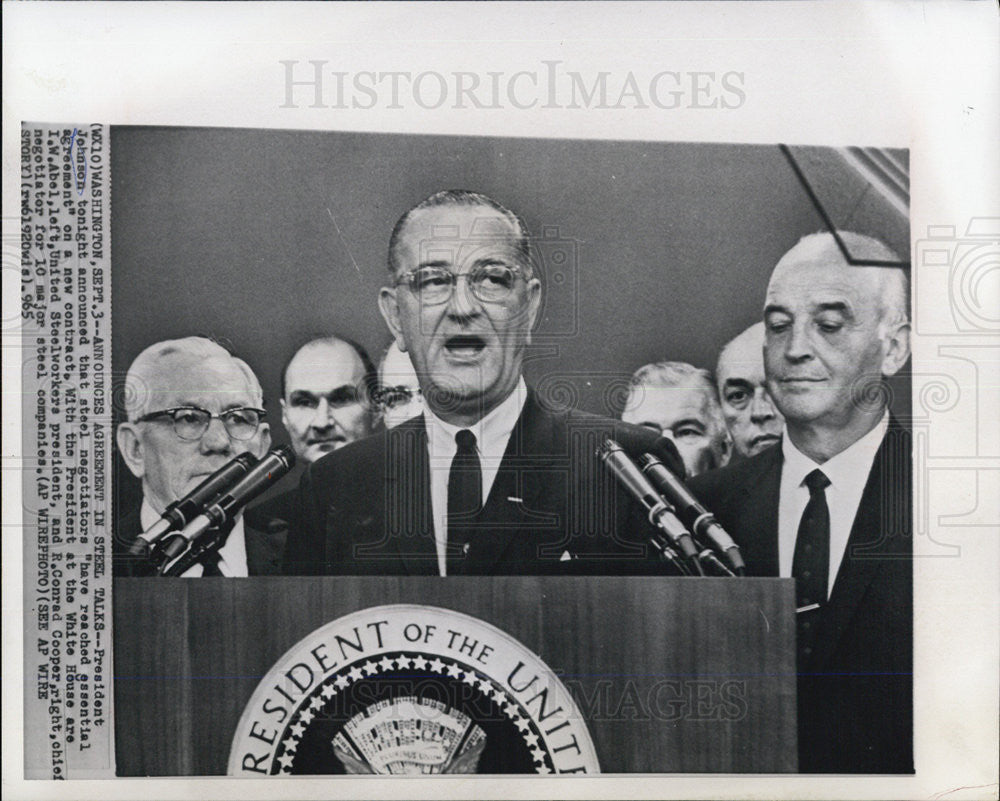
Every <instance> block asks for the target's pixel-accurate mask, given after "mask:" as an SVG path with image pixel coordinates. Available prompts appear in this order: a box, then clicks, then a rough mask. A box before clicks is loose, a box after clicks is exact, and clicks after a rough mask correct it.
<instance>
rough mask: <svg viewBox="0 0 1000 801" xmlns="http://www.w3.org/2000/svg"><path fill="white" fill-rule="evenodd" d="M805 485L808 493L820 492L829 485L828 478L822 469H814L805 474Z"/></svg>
mask: <svg viewBox="0 0 1000 801" xmlns="http://www.w3.org/2000/svg"><path fill="white" fill-rule="evenodd" d="M806 486H807V487H809V492H810V494H812V493H816V492H822V491H823V490H825V489H826V488H827V487H829V486H830V479H828V478H827V477H826V473H824V472H823V471H822V470H819V469H816V470H813V471H812V472H811V473H810V474H809V475H808V476H806Z"/></svg>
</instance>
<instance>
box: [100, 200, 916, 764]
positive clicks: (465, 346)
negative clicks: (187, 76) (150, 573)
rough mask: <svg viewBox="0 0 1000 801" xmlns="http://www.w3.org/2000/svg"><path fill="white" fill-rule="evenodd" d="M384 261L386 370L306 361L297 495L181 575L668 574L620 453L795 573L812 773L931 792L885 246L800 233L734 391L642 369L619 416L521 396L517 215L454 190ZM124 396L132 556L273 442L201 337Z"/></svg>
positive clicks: (243, 369)
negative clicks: (920, 753) (871, 777)
mask: <svg viewBox="0 0 1000 801" xmlns="http://www.w3.org/2000/svg"><path fill="white" fill-rule="evenodd" d="M388 251H389V259H388V261H389V273H388V276H387V280H386V282H385V286H384V287H383V288H382V290H381V292H380V295H379V298H378V305H379V309H380V312H381V314H382V316H383V318H384V319H385V322H386V324H387V326H388V328H389V330H390V333H391V335H392V343H391V344H390V346H389V348H388V349H387V350H386V352H385V353H384V355H383V357H382V359H381V364H380V365H379V367H378V369H376V367H375V366H374V365H373V363H372V360H371V359H370V358H369V357H368V355H367V353H366V352H365V351H364V349H363V348H362V347H360V346H359V345H357V344H356V343H354V342H352V341H350V340H349V339H346V338H344V337H336V336H330V337H326V338H322V339H317V340H313V341H310V342H308V343H306V344H304V345H303V346H302V347H301V348H299V349H298V350H297V351H296V353H295V354H294V355H293V356H292V358H291V359H290V360H289V362H288V364H287V366H286V368H285V370H284V373H283V381H282V390H281V395H282V397H281V401H280V408H281V419H282V423H283V425H284V427H285V429H286V430H287V431H288V434H289V436H290V438H291V442H292V445H293V447H294V450H295V452H296V454H297V456H298V459H299V468H298V469H297V472H296V475H295V481H292V482H289V489H288V490H287V491H285V492H282V493H279V494H277V495H271V496H270V497H268V498H267V499H266V500H265V501H264V502H262V503H260V504H258V505H257V506H256V507H253V508H251V509H250V510H249V511H247V512H246V513H245V514H244V515H243V518H242V519H241V520H240V521H238V522H237V524H236V526H235V527H234V529H233V531H232V532H231V533H230V534H229V536H228V537H227V538H226V542H225V545H224V546H223V547H222V548H221V549H219V551H218V552H217V553H216V554H214V555H213V556H212V557H211V558H210V559H208V560H206V561H205V562H204V563H202V564H196V565H194V566H193V567H192V568H191V569H190V570H189V571H188V573H186V574H185V575H189V576H200V575H229V576H240V575H257V574H263V573H278V572H283V573H285V574H292V575H332V574H341V575H345V574H347V575H361V574H369V575H406V574H412V575H439V576H453V575H567V574H569V575H643V574H645V575H662V574H665V573H669V566H666V565H665V564H664V562H663V561H662V559H660V558H659V553H658V552H657V550H656V549H655V548H653V547H652V546H651V545H650V542H649V538H648V536H647V534H648V531H649V526H650V523H649V521H648V518H647V515H646V511H645V509H644V507H643V506H642V504H641V503H639V502H638V501H636V499H634V498H633V497H632V496H630V495H629V494H628V493H627V492H626V491H625V490H624V489H623V488H622V487H621V486H620V485H619V484H618V483H617V482H616V481H615V480H614V478H613V477H612V476H611V475H609V474H608V473H607V472H606V471H605V470H603V469H602V466H601V465H600V464H599V457H598V454H597V451H598V448H599V446H600V444H601V443H602V442H603V441H604V440H605V439H606V438H608V437H612V438H613V439H614V440H615V441H617V442H618V443H620V444H621V446H622V448H623V449H624V451H625V452H626V453H628V454H630V455H632V456H636V457H637V456H639V455H640V454H643V453H652V454H654V455H656V456H657V457H658V458H659V459H660V460H661V461H662V462H663V463H664V464H665V465H667V467H668V468H669V469H671V470H672V471H673V472H675V473H676V474H677V475H678V476H680V477H683V478H686V479H689V480H690V486H691V488H692V489H693V491H694V492H695V493H696V494H697V495H698V497H699V499H700V500H701V501H702V502H703V504H704V505H705V506H706V507H707V508H709V509H710V510H711V511H713V512H714V513H715V515H716V517H717V518H718V519H719V522H720V523H721V524H722V525H723V526H724V527H725V528H726V529H727V530H728V531H729V532H730V534H731V535H732V536H733V538H734V540H736V542H737V543H738V544H739V546H740V547H741V549H742V551H743V555H744V559H745V561H746V565H747V572H748V574H749V575H752V576H782V577H792V578H794V579H795V581H796V605H797V615H796V622H797V648H798V654H797V657H798V659H797V664H798V669H799V679H798V700H799V757H800V769H801V770H803V771H809V772H908V771H910V770H912V725H911V720H912V698H911V695H912V644H911V642H912V577H911V576H912V570H911V560H910V554H911V539H910V535H911V528H910V521H909V511H910V501H909V498H910V493H911V489H910V478H909V466H910V449H909V438H908V434H907V432H906V430H905V429H904V428H903V427H902V426H901V425H900V424H899V422H898V421H896V420H894V419H893V418H892V417H891V416H890V415H889V412H888V410H887V405H886V393H884V392H881V391H879V390H880V388H881V386H882V382H883V381H884V379H885V378H886V377H888V376H891V375H894V374H895V373H897V372H898V371H899V370H900V369H901V368H902V367H903V366H904V364H905V363H906V361H907V359H908V357H909V322H908V318H909V315H908V303H909V302H908V286H907V278H906V274H905V272H904V271H903V270H902V269H900V268H899V267H893V266H888V265H890V264H892V263H894V262H898V261H899V259H898V258H897V257H896V255H895V254H894V253H892V251H890V250H889V248H887V247H886V246H885V245H884V244H882V243H881V242H879V241H878V240H876V239H874V238H871V237H868V236H864V235H861V234H856V233H852V232H846V231H838V232H823V233H818V234H813V235H810V236H807V237H805V238H803V239H802V240H801V241H800V242H799V243H798V244H796V245H795V246H794V247H793V248H792V249H791V250H789V251H788V253H786V254H785V255H784V256H783V257H782V259H781V260H780V261H779V262H778V264H777V265H776V267H775V268H774V271H773V273H772V275H771V278H770V281H769V284H768V287H767V293H766V301H765V307H764V309H763V319H762V321H761V322H758V323H755V324H754V325H752V326H751V327H750V328H748V329H747V330H745V331H744V332H742V333H741V334H739V335H738V336H737V337H735V338H734V339H733V340H732V341H731V342H729V343H727V344H726V345H725V346H724V347H723V348H722V349H721V351H720V353H719V358H718V363H717V365H715V371H714V374H713V373H711V372H709V371H707V370H701V369H697V368H695V367H693V366H691V365H688V364H684V363H680V362H672V361H663V362H657V363H653V364H648V365H645V366H643V367H640V368H639V369H638V370H637V371H636V372H635V374H634V375H633V377H632V380H631V384H630V392H629V396H628V399H627V401H626V404H625V409H624V412H623V413H622V419H621V420H612V419H608V418H603V417H599V416H595V415H590V414H585V413H583V412H580V411H576V410H572V409H570V410H565V409H562V410H554V409H550V408H547V407H546V405H545V404H544V403H543V401H542V399H541V398H539V396H538V395H537V393H536V392H534V390H533V389H532V388H531V387H530V386H529V385H528V384H527V383H526V382H525V380H524V377H523V375H522V365H523V361H524V355H525V351H526V348H527V346H528V345H529V344H530V341H531V332H532V328H533V326H534V324H535V321H536V316H537V314H538V311H539V308H540V305H541V293H542V287H541V283H540V281H539V279H538V277H537V276H536V275H535V274H534V271H533V267H532V259H531V253H530V244H529V236H528V232H527V229H526V228H525V226H524V224H523V222H522V221H521V219H520V218H519V217H518V216H517V215H516V214H515V213H513V212H512V211H510V210H509V209H507V208H506V207H504V206H503V205H501V204H500V203H498V202H496V201H495V200H493V199H492V198H489V197H487V196H485V195H481V194H478V193H474V192H468V191H452V190H449V191H444V192H439V193H436V194H434V195H432V196H430V197H428V198H426V199H425V200H423V201H422V202H421V203H419V204H417V205H416V206H415V207H413V208H412V209H410V210H409V211H408V212H407V213H406V214H405V215H403V217H402V218H401V219H400V220H399V221H398V223H397V224H396V226H395V228H394V229H393V232H392V235H391V238H390V242H389V248H388ZM126 384H127V388H126V397H127V399H128V404H127V409H126V413H127V420H126V422H123V423H122V424H121V425H120V426H119V429H118V432H117V441H118V446H119V449H120V451H121V453H122V456H123V458H124V459H125V462H126V464H127V465H128V467H129V469H130V470H131V471H132V473H133V474H134V475H135V476H137V477H138V478H139V479H140V480H141V481H142V486H143V500H142V504H141V507H140V508H138V509H136V510H134V512H133V514H131V515H128V516H123V518H122V519H121V520H120V521H119V522H118V525H117V527H116V541H117V542H118V543H119V544H127V543H128V542H130V541H131V540H134V538H135V537H136V536H138V534H139V533H140V532H141V531H143V530H144V529H145V528H147V527H148V526H149V525H151V524H152V523H153V522H154V521H155V520H156V519H157V517H158V516H159V514H160V513H161V512H162V511H163V509H164V508H165V507H166V505H167V504H169V503H170V501H171V500H173V499H176V498H178V497H180V496H181V495H182V494H183V493H184V492H185V491H187V490H189V489H190V488H191V487H192V486H194V485H195V484H197V483H198V482H199V481H200V480H201V479H203V478H204V477H205V476H206V475H208V474H210V473H211V472H212V471H213V470H215V469H217V468H218V467H219V466H221V465H222V464H224V463H225V462H226V461H227V460H229V459H231V458H232V457H233V456H235V455H236V454H238V453H240V452H243V451H249V452H250V453H252V454H254V455H255V456H260V455H262V454H263V453H264V452H265V451H266V450H267V449H268V447H269V445H270V430H269V427H268V423H267V422H266V421H265V419H264V413H263V401H262V393H261V388H260V384H259V382H258V380H257V378H256V377H255V376H254V374H253V372H252V370H250V368H249V367H248V366H247V365H246V364H245V363H244V362H243V361H241V360H240V359H238V358H236V357H235V356H233V355H231V354H230V353H228V352H227V351H226V350H224V349H223V348H222V347H220V346H219V345H216V344H215V343H213V342H211V341H209V340H206V339H203V338H199V337H190V338H187V339H180V340H171V341H168V342H161V343H157V344H155V345H152V346H150V347H149V348H147V349H146V350H145V351H143V352H142V353H141V354H140V355H139V356H138V357H137V358H136V359H135V361H134V362H133V364H132V366H131V368H130V370H129V373H128V377H127V379H126ZM116 570H117V571H118V572H119V573H120V574H122V573H128V572H132V573H133V574H135V573H141V570H136V565H135V564H134V562H129V561H128V560H126V559H124V558H122V559H119V560H118V561H117V562H116Z"/></svg>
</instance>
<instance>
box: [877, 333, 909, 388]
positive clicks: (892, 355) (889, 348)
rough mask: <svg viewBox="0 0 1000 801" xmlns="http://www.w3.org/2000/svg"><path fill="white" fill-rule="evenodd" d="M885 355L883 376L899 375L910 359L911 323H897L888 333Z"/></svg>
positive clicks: (883, 356) (883, 355)
mask: <svg viewBox="0 0 1000 801" xmlns="http://www.w3.org/2000/svg"><path fill="white" fill-rule="evenodd" d="M884 336H885V353H883V354H882V375H885V376H890V375H895V374H896V373H898V372H899V371H900V370H901V369H902V367H903V365H904V364H906V360H907V359H909V358H910V323H909V321H908V320H906V321H903V322H901V323H897V324H896V325H895V326H894V327H893V328H892V329H890V330H889V331H888V332H886V334H885V335H884Z"/></svg>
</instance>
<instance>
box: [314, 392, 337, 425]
mask: <svg viewBox="0 0 1000 801" xmlns="http://www.w3.org/2000/svg"><path fill="white" fill-rule="evenodd" d="M336 421H337V420H336V417H334V414H333V406H331V405H330V402H329V401H328V400H327V399H326V398H320V399H319V403H317V404H316V411H315V412H313V418H312V422H311V423H310V425H311V426H312V427H313V428H326V427H328V426H331V425H333V424H334V423H335V422H336Z"/></svg>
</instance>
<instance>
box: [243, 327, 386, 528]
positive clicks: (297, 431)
mask: <svg viewBox="0 0 1000 801" xmlns="http://www.w3.org/2000/svg"><path fill="white" fill-rule="evenodd" d="M374 381H375V365H374V364H372V360H371V358H370V357H369V356H368V352H367V351H366V350H365V349H364V348H363V347H361V345H359V344H357V343H356V342H353V341H352V340H349V339H347V338H345V337H339V336H334V335H331V336H324V337H318V338H316V339H312V340H309V341H308V342H306V343H305V344H304V345H302V346H301V347H299V348H298V349H297V350H296V351H295V353H293V354H292V358H291V359H289V360H288V363H287V365H286V366H285V370H284V372H283V373H282V376H281V401H280V404H281V422H282V423H283V424H284V426H285V430H286V431H287V432H288V437H289V439H290V440H291V444H292V448H293V449H294V451H295V455H296V457H298V462H297V464H296V469H295V470H293V471H292V473H291V474H289V475H287V476H285V478H284V479H282V480H281V481H280V482H279V483H278V485H277V486H276V487H275V488H274V489H273V490H272V491H270V492H268V493H266V494H265V495H264V496H262V497H261V498H260V499H259V500H258V501H257V503H255V504H253V506H251V507H250V508H249V509H248V510H247V520H248V521H249V522H250V523H251V524H253V525H254V526H256V527H257V528H259V529H261V530H262V531H267V532H269V533H270V534H271V535H272V536H273V537H276V538H282V539H284V538H287V536H288V532H289V530H290V529H291V527H292V522H293V518H294V514H295V487H296V485H297V484H298V481H299V479H300V478H301V476H302V473H303V471H304V470H305V468H306V467H308V466H309V465H310V464H312V463H313V462H315V461H317V460H318V459H320V458H322V457H323V456H325V455H326V454H328V453H332V452H333V451H335V450H337V449H338V448H342V447H343V446H344V445H347V444H349V443H351V442H355V441H356V440H359V439H362V438H364V437H367V436H368V435H369V434H371V433H372V428H373V426H374V420H375V417H374V414H373V409H372V399H371V387H372V384H373V382H374Z"/></svg>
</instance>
